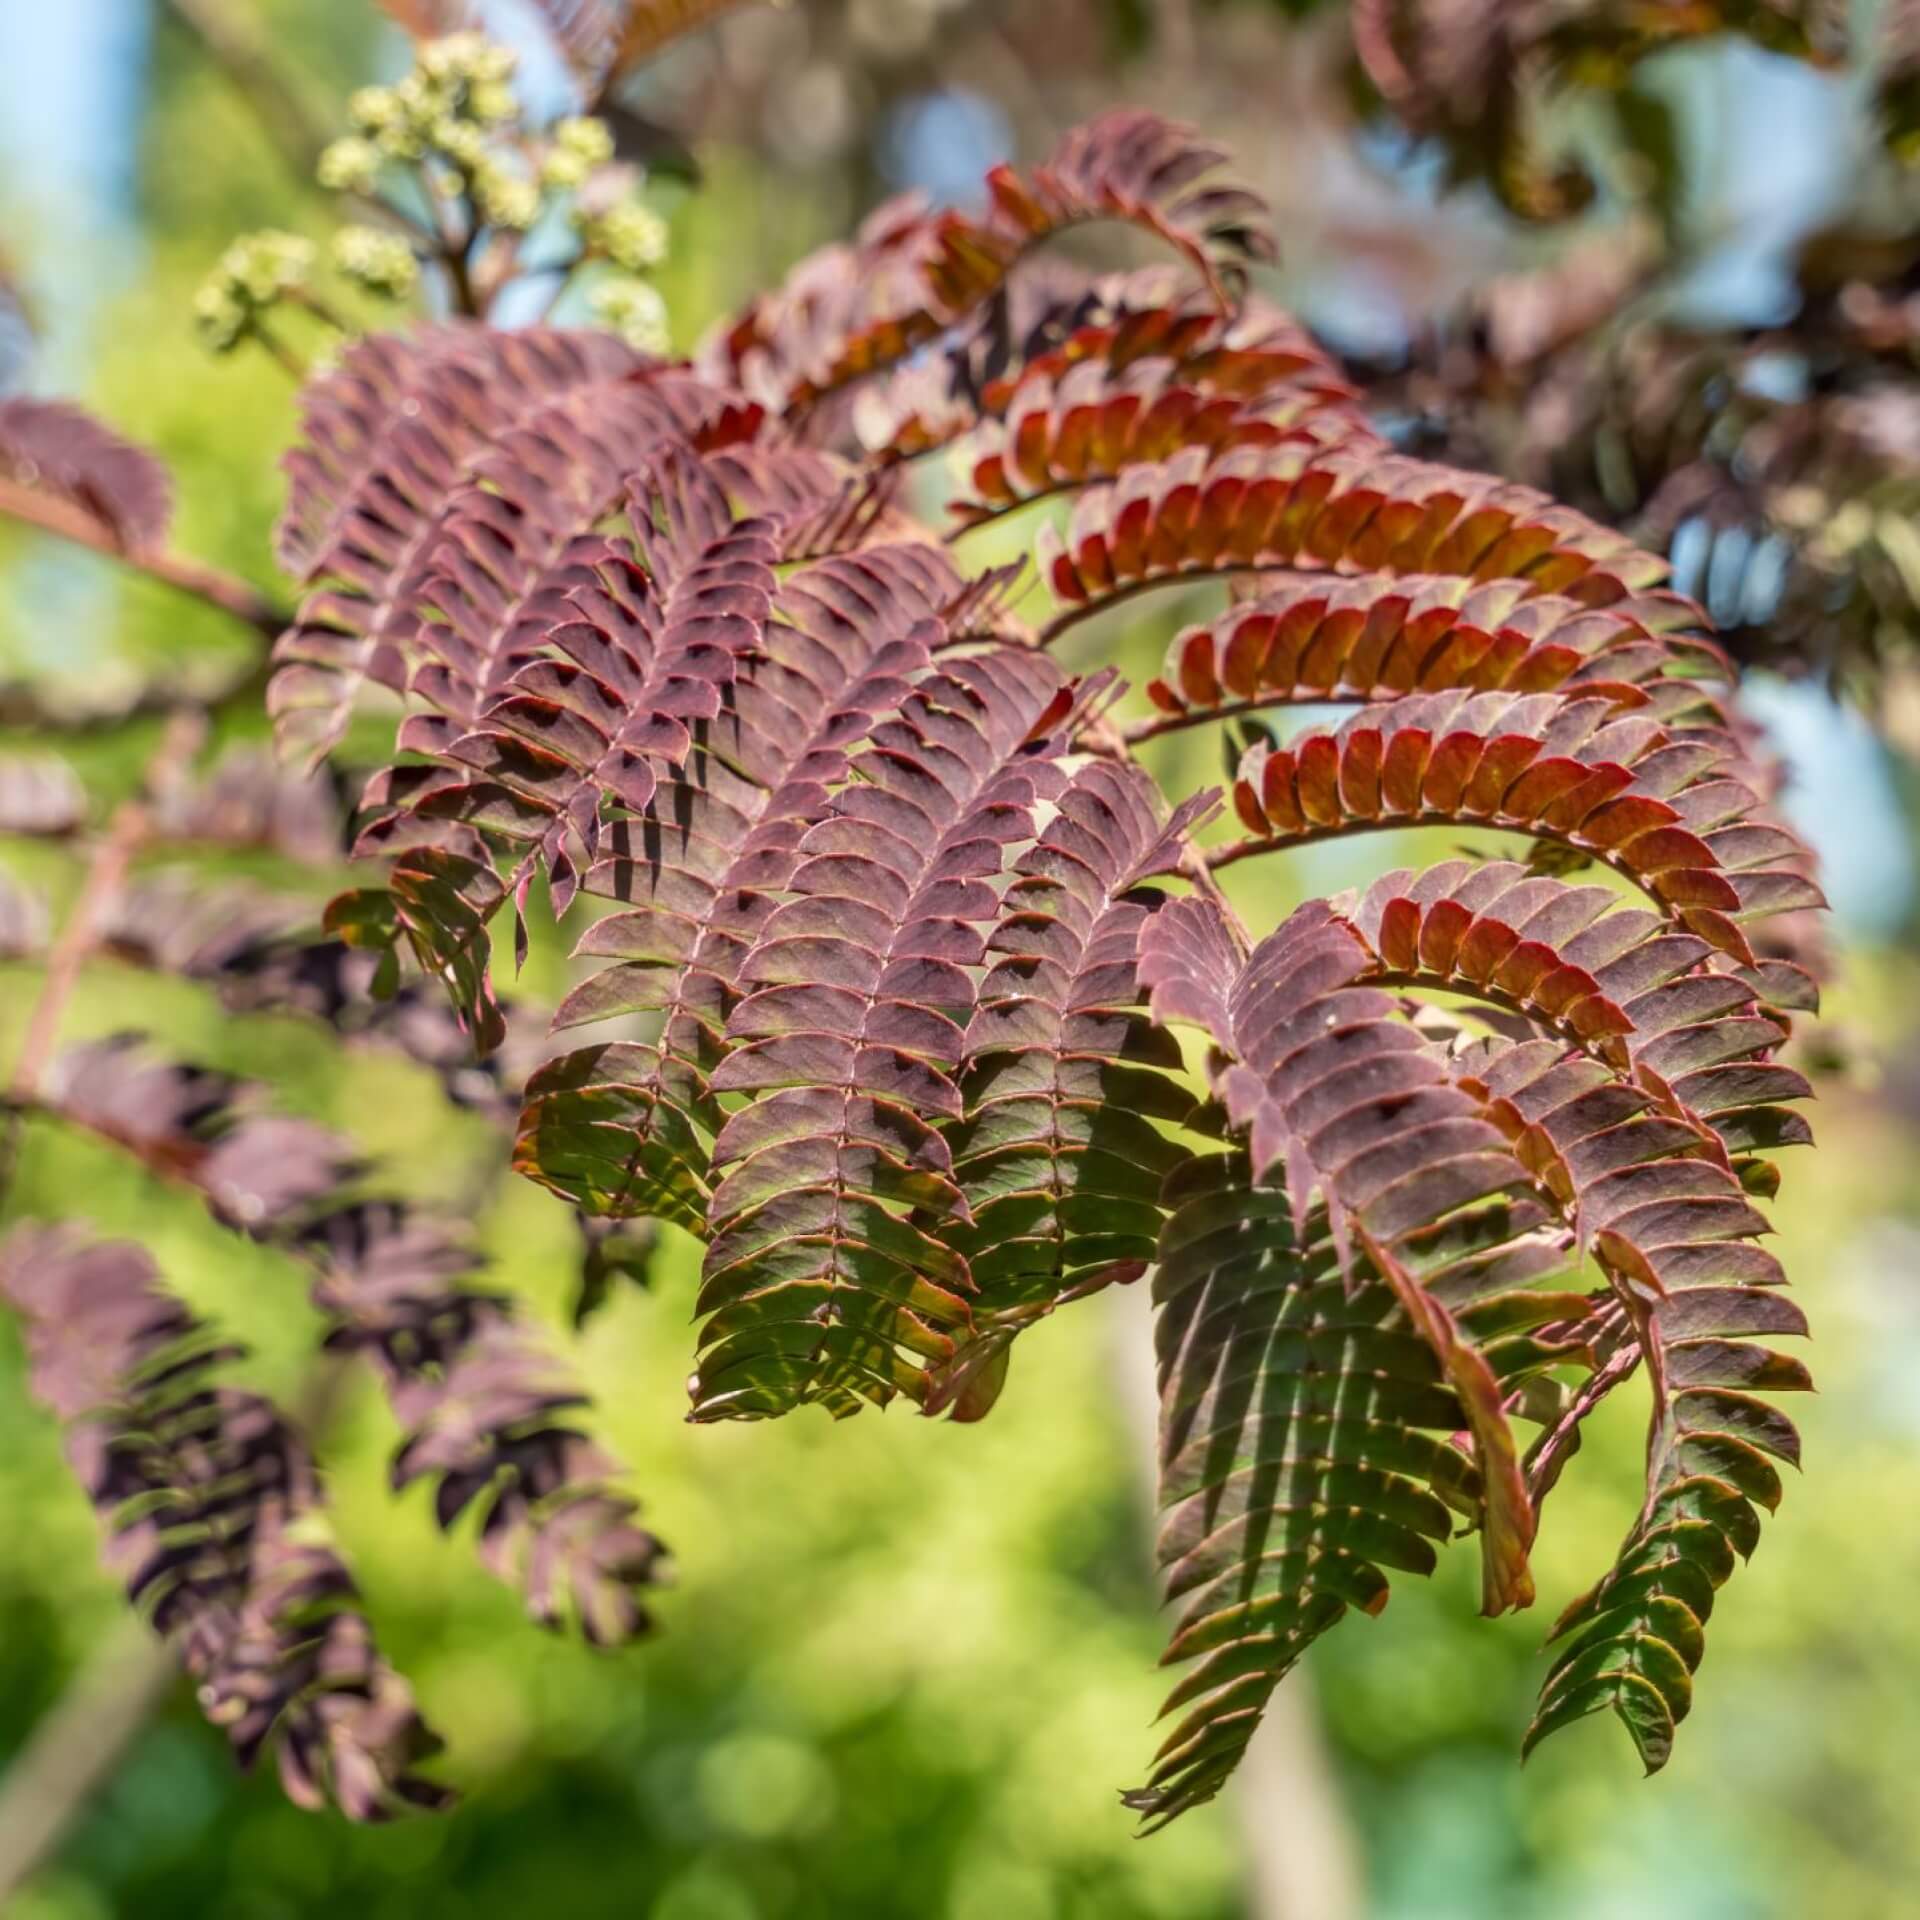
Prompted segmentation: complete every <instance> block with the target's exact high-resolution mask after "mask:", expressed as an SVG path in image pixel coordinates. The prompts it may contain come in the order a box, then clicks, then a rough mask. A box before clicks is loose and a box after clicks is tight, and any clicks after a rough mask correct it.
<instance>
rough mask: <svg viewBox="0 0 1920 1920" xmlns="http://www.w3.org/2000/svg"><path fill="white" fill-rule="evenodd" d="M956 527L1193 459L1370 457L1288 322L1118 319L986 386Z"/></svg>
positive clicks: (1258, 314)
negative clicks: (1336, 451)
mask: <svg viewBox="0 0 1920 1920" xmlns="http://www.w3.org/2000/svg"><path fill="white" fill-rule="evenodd" d="M980 409H981V413H982V415H983V416H984V419H983V423H982V425H981V427H980V429H979V432H978V433H977V435H976V436H975V441H976V446H975V448H974V449H972V450H970V451H971V452H972V461H971V481H972V486H973V497H972V498H970V499H969V498H962V499H960V500H958V501H956V502H955V503H954V506H953V511H954V513H955V514H957V515H958V516H959V517H960V519H961V520H962V521H963V522H965V523H968V524H972V523H977V522H979V521H982V520H988V519H992V518H994V517H996V516H997V515H999V514H1001V513H1004V512H1006V511H1008V510H1009V509H1010V508H1013V507H1016V506H1022V505H1025V504H1027V503H1028V502H1030V501H1034V500H1039V499H1042V498H1044V497H1046V496H1047V495H1049V494H1053V493H1058V492H1062V491H1065V490H1068V489H1072V488H1077V487H1084V486H1087V485H1089V484H1091V483H1092V482H1094V481H1096V480H1111V479H1115V478H1118V477H1119V475H1120V474H1121V473H1123V472H1124V471H1125V470H1126V469H1127V468H1129V467H1134V466H1138V465H1141V464H1144V463H1147V462H1152V461H1159V460H1165V459H1168V458H1170V457H1171V456H1172V455H1174V454H1176V453H1179V452H1182V451H1186V450H1192V449H1198V450H1201V451H1204V452H1206V453H1208V454H1210V455H1218V454H1223V453H1226V452H1229V451H1231V450H1232V449H1234V448H1239V447H1248V448H1259V447H1270V446H1276V445H1279V444H1282V443H1289V444H1292V443H1298V444H1301V445H1305V446H1310V447H1324V446H1334V445H1339V444H1342V443H1344V442H1346V441H1348V440H1359V441H1363V442H1368V443H1372V442H1375V441H1377V435H1375V433H1374V432H1373V430H1372V429H1371V428H1370V427H1369V426H1368V425H1367V424H1366V421H1365V418H1364V416H1363V415H1362V413H1361V411H1360V408H1359V405H1358V395H1357V393H1356V391H1355V389H1354V388H1353V387H1352V386H1351V385H1350V384H1349V383H1348V382H1347V380H1346V379H1345V378H1344V377H1343V376H1342V375H1341V374H1340V372H1339V371H1338V369H1337V368H1335V366H1334V365H1333V363H1332V361H1331V360H1330V359H1329V358H1328V357H1327V355H1326V354H1325V353H1324V352H1323V351H1322V350H1321V349H1320V348H1319V347H1318V346H1317V345H1316V344H1315V343H1314V342H1313V341H1312V340H1311V339H1309V338H1308V336H1307V335H1306V334H1305V333H1304V332H1303V331H1302V330H1301V328H1300V327H1299V326H1298V324H1297V323H1296V322H1294V321H1293V320H1292V319H1291V318H1290V317H1289V316H1288V315H1286V314H1284V313H1281V312H1279V311H1278V310H1277V309H1275V308H1272V307H1270V306H1268V305H1267V304H1266V303H1265V302H1263V301H1259V300H1250V301H1249V302H1248V303H1247V304H1246V306H1245V307H1244V308H1243V309H1241V311H1239V312H1238V313H1234V314H1228V315H1225V316H1222V315H1221V314H1219V313H1218V312H1216V311H1213V310H1212V309H1209V308H1205V307H1201V308H1198V309H1197V310H1196V311H1194V312H1192V313H1183V312H1181V310H1180V309H1179V308H1178V307H1167V308H1161V309H1157V310H1156V309H1147V310H1144V311H1134V312H1129V313H1127V314H1125V315H1124V316H1123V317H1121V318H1120V319H1119V320H1117V321H1114V322H1110V323H1108V324H1105V325H1089V326H1083V327H1080V328H1077V329H1076V330H1075V331H1074V332H1073V334H1072V335H1071V336H1070V337H1069V338H1068V339H1067V340H1066V341H1065V342H1063V343H1062V344H1061V345H1060V346H1058V347H1056V348H1053V349H1052V350H1051V351H1049V352H1046V353H1042V354H1039V355H1037V356H1035V357H1033V358H1031V359H1028V360H1027V361H1025V362H1024V363H1023V364H1021V365H1020V366H1019V367H1017V368H1016V369H1015V370H1014V371H1013V372H1012V373H1010V374H1007V375H1005V376H1002V377H1001V378H999V379H997V380H994V381H992V382H990V383H988V384H987V386H986V387H985V389H984V390H983V392H982V394H981V397H980Z"/></svg>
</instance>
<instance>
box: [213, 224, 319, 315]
mask: <svg viewBox="0 0 1920 1920" xmlns="http://www.w3.org/2000/svg"><path fill="white" fill-rule="evenodd" d="M312 270H313V242H312V241H311V240H308V239H305V238H303V237H302V236H301V235H299V234H297V233H279V232H276V231H275V230H274V229H272V228H267V229H266V230H265V231H263V232H260V233H248V234H243V235H241V237H240V238H239V239H238V240H236V241H235V242H234V243H233V245H232V246H230V247H229V248H228V249H227V250H226V252H225V253H223V254H222V255H221V256H220V266H219V272H220V273H221V274H222V275H224V276H225V278H226V280H227V281H228V283H229V285H230V286H231V287H232V289H233V291H234V292H235V293H236V294H237V295H238V296H239V297H240V298H241V299H243V300H248V301H251V302H252V303H253V304H254V305H255V306H259V307H266V306H271V305H272V304H273V302H274V301H276V300H277V299H279V297H280V296H281V295H282V294H283V293H285V292H287V291H288V290H289V289H291V288H293V287H297V286H300V285H302V284H303V283H304V282H305V280H306V277H307V275H308V274H309V273H310V272H311V271H312Z"/></svg>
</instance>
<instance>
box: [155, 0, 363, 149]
mask: <svg viewBox="0 0 1920 1920" xmlns="http://www.w3.org/2000/svg"><path fill="white" fill-rule="evenodd" d="M166 4H167V9H168V11H169V12H170V13H171V14H172V15H173V17H174V18H175V19H176V20H177V21H179V23H180V24H181V25H182V26H183V27H185V28H186V30H187V31H188V32H189V33H191V34H192V35H193V36H194V38H195V39H196V40H198V41H199V42H200V44H201V46H203V47H204V48H205V49H206V51H207V53H208V55H209V56H210V57H211V58H212V60H213V63H214V64H215V65H216V66H217V67H219V68H220V69H221V71H222V72H223V73H225V74H226V76H227V78H228V79H229V80H231V81H232V82H233V85H234V87H235V89H236V90H237V91H238V93H239V95H240V97H241V99H243V100H244V101H245V102H246V103H247V105H248V106H249V107H250V108H251V109H252V111H253V116H254V118H255V119H256V120H257V121H259V123H260V126H261V130H262V131H263V132H264V133H265V134H266V136H267V138H268V139H269V140H271V141H272V142H273V144H274V145H275V146H276V147H277V148H278V149H279V150H280V154H281V157H282V158H283V159H284V160H285V161H286V163H287V165H288V167H289V168H291V169H292V171H293V172H295V173H297V174H298V175H299V176H300V177H301V179H302V180H311V179H312V177H313V169H314V165H315V163H316V162H317V161H318V159H319V157H320V150H321V148H322V147H324V146H325V145H326V143H327V136H326V129H325V128H324V127H323V126H322V125H321V124H320V122H319V121H318V120H316V119H315V117H314V115H313V113H312V112H311V111H310V110H309V108H308V106H307V103H306V101H305V100H303V99H302V98H301V97H300V95H299V94H298V93H296V92H295V91H294V88H293V86H292V83H291V82H290V81H289V80H288V79H287V76H286V75H285V74H284V73H283V72H282V71H281V69H280V67H279V65H278V64H277V63H276V62H275V61H274V60H273V58H272V57H271V56H270V55H269V54H268V52H267V48H266V44H265V42H264V41H263V40H262V39H261V37H260V35H259V34H258V33H257V32H256V31H255V30H254V28H253V26H252V24H251V22H250V21H249V20H248V18H247V16H246V15H245V14H244V13H243V12H241V11H240V10H238V9H237V8H234V7H231V6H229V5H227V4H226V0H166Z"/></svg>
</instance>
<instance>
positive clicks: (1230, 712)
mask: <svg viewBox="0 0 1920 1920" xmlns="http://www.w3.org/2000/svg"><path fill="white" fill-rule="evenodd" d="M1365 698H1366V696H1365V695H1364V694H1355V693H1337V692H1326V693H1319V692H1315V693H1272V694H1263V695H1261V696H1259V697H1258V698H1256V699H1252V700H1234V701H1230V702H1229V703H1228V704H1227V705H1225V706H1221V707H1189V708H1188V709H1187V711H1186V712H1184V713H1163V714H1158V715H1156V716H1155V717H1154V718H1153V719H1151V720H1141V721H1137V722H1136V723H1135V724H1134V725H1132V726H1130V727H1129V728H1127V730H1126V740H1127V744H1128V745H1129V746H1138V745H1139V744H1140V742H1141V741H1143V740H1158V739H1161V738H1162V737H1163V736H1164V735H1166V734H1169V733H1182V732H1184V731H1185V730H1186V729H1187V728H1189V727H1204V726H1205V725H1206V724H1207V723H1208V722H1209V721H1210V720H1237V719H1239V718H1240V717H1241V716H1242V715H1244V714H1249V713H1266V712H1269V711H1271V710H1273V709H1275V708H1279V707H1348V706H1353V705H1354V704H1355V703H1356V702H1364V701H1365Z"/></svg>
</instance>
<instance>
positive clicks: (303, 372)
mask: <svg viewBox="0 0 1920 1920" xmlns="http://www.w3.org/2000/svg"><path fill="white" fill-rule="evenodd" d="M253 337H254V338H255V339H256V340H258V341H259V342H260V344H261V346H262V347H264V348H265V349H266V351H267V356H268V358H269V359H271V360H272V361H273V363H274V364H275V365H276V366H277V367H278V368H279V369H280V371H281V372H282V373H284V374H285V375H286V376H287V378H288V379H289V380H291V381H292V382H293V384H294V385H295V386H296V387H299V386H304V385H305V384H306V380H307V363H306V362H305V361H304V360H302V359H301V358H300V356H299V355H298V354H297V353H295V352H294V350H293V349H292V348H291V347H290V346H288V345H287V343H286V342H285V341H284V340H282V339H281V338H280V336H279V335H278V334H277V333H275V332H274V331H273V329H272V328H271V327H269V326H268V325H267V323H266V322H265V321H264V320H256V321H255V322H254V323H253Z"/></svg>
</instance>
